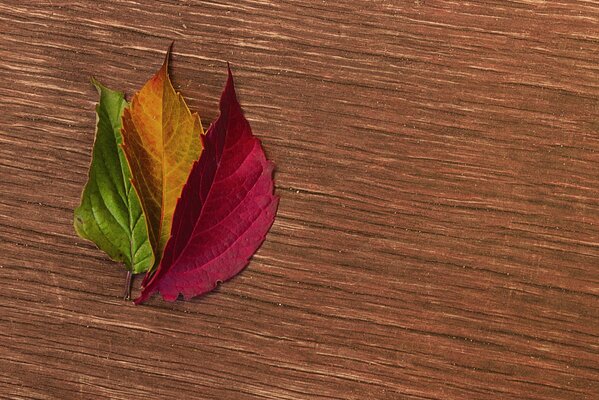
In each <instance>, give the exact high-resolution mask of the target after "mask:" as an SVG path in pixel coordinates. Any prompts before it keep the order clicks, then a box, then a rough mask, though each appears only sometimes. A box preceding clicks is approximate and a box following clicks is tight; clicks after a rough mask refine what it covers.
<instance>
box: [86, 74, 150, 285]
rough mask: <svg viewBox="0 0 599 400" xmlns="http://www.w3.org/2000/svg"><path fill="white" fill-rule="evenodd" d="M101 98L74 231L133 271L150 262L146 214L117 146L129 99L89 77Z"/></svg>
mask: <svg viewBox="0 0 599 400" xmlns="http://www.w3.org/2000/svg"><path fill="white" fill-rule="evenodd" d="M92 83H93V84H94V86H95V87H96V89H97V90H98V93H99V95H100V101H99V103H98V105H97V106H96V113H97V126H96V140H95V143H94V149H93V155H92V162H91V166H90V168H89V179H88V181H87V184H86V185H85V188H84V189H83V194H82V196H81V205H80V206H79V207H77V208H76V209H75V221H74V226H75V230H76V231H77V234H78V235H79V236H81V237H82V238H84V239H88V240H91V241H92V242H94V243H95V244H96V245H97V246H98V247H99V248H100V249H101V250H104V251H105V252H106V253H107V254H108V255H109V256H110V257H111V258H112V259H113V260H115V261H120V262H124V263H125V265H126V266H127V269H128V270H129V271H131V272H133V273H136V274H137V273H141V272H145V271H147V270H148V269H149V268H150V267H151V266H152V265H153V264H154V254H153V252H152V247H151V246H150V241H149V238H148V230H147V226H146V218H145V216H144V214H143V212H142V209H141V205H140V203H139V198H138V197H137V193H136V192H135V189H133V186H132V185H131V171H130V170H129V165H128V164H127V159H126V158H125V155H124V154H123V150H122V149H121V143H122V140H123V139H122V136H121V119H122V115H123V110H124V109H125V107H126V106H127V102H126V101H125V98H124V96H123V94H122V93H120V92H116V91H113V90H110V89H108V88H106V87H104V86H102V85H101V84H100V83H99V82H98V81H96V80H95V79H92Z"/></svg>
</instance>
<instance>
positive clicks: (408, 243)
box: [0, 0, 599, 400]
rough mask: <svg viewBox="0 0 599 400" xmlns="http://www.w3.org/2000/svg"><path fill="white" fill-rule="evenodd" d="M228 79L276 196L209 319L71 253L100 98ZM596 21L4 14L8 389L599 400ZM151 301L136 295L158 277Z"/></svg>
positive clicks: (13, 392)
mask: <svg viewBox="0 0 599 400" xmlns="http://www.w3.org/2000/svg"><path fill="white" fill-rule="evenodd" d="M171 40H175V45H174V49H173V51H174V53H173V62H172V74H173V78H174V82H175V85H176V86H177V87H178V88H179V89H180V90H181V91H182V93H183V94H184V95H185V96H186V97H187V98H188V99H189V101H188V102H189V104H190V107H191V108H192V109H193V110H197V111H199V112H200V115H201V117H202V120H203V122H204V124H205V125H206V126H207V125H208V124H209V123H210V121H211V120H212V119H213V118H215V116H216V113H217V99H218V96H219V94H220V91H221V89H222V87H223V84H224V81H225V77H226V64H225V62H226V61H230V62H231V64H232V68H233V71H234V74H235V76H236V78H237V85H238V90H239V96H240V100H241V103H242V105H243V107H244V108H245V111H246V115H247V117H248V119H249V120H250V122H251V124H252V126H253V129H254V132H255V133H256V134H257V135H258V136H259V137H260V138H261V139H262V140H263V144H264V146H265V149H266V151H267V154H268V155H269V157H270V158H271V159H272V160H274V161H275V162H276V164H277V167H278V168H277V173H276V181H277V192H278V194H280V196H281V205H280V208H279V213H278V217H277V220H276V221H275V224H274V226H273V228H272V230H271V232H270V234H269V235H268V237H267V240H266V242H265V243H264V245H263V247H262V248H261V249H260V251H259V252H258V254H257V255H256V256H255V257H254V259H253V260H252V262H251V264H250V265H249V267H248V268H247V269H246V270H245V271H244V272H243V273H242V274H241V275H240V276H238V277H237V278H235V279H234V280H232V281H230V282H228V283H225V284H224V285H222V286H221V287H220V289H219V290H217V291H216V292H215V293H212V294H210V295H207V296H205V297H202V298H198V299H195V300H194V301H191V302H177V303H175V304H171V303H164V302H162V301H161V300H159V299H158V298H154V299H153V300H152V301H151V302H150V303H149V304H148V305H146V306H141V307H136V306H133V305H132V304H130V303H127V302H124V301H123V300H121V298H120V295H121V292H122V289H123V281H124V276H125V275H124V272H123V271H124V270H123V269H122V267H121V266H119V265H116V264H114V263H112V262H110V261H109V260H108V259H106V257H105V256H104V255H103V253H101V252H100V251H98V250H97V249H95V247H94V246H93V245H92V244H90V243H87V242H84V241H82V240H80V239H78V238H77V237H76V235H75V234H74V232H73V229H72V225H71V224H72V210H73V208H74V207H75V206H76V205H77V204H78V201H79V196H80V192H81V190H82V187H83V184H84V182H85V181H86V178H87V168H88V165H89V161H90V153H91V146H92V143H93V134H94V122H95V114H94V109H93V107H94V104H95V102H96V99H97V96H96V93H95V91H94V89H93V88H92V86H91V84H90V81H89V78H90V76H91V75H92V74H93V75H95V76H96V77H97V78H98V79H99V80H100V81H102V82H103V83H105V84H106V85H108V86H110V87H113V88H120V89H123V90H125V91H126V93H127V94H128V95H131V94H132V93H133V92H134V90H136V89H138V88H139V87H140V86H141V85H142V84H143V83H144V82H145V80H146V79H148V78H149V77H150V76H151V74H153V73H154V71H155V70H156V69H157V68H158V67H159V66H160V63H161V62H162V58H163V54H164V52H165V50H166V48H167V46H168V44H169V43H170V41H171ZM598 267H599V3H597V2H591V1H562V2H554V1H536V0H530V1H525V0H514V1H495V2H492V1H473V2H460V1H455V2H448V1H429V0H417V1H399V0H395V1H380V0H378V1H364V2H359V1H348V2H336V1H309V0H303V1H285V2H279V1H272V2H271V1H260V0H244V1H240V2H235V1H231V2H226V1H207V2H199V1H164V2H146V1H143V2H138V1H102V0H94V1H59V0H51V1H50V0H48V1H42V0H39V1H8V0H0V288H1V289H0V396H2V397H6V398H34V399H46V398H56V399H76V398H77V399H79V398H81V399H103V398H110V399H127V400H130V399H149V398H165V399H183V398H185V399H193V398H195V399H200V398H201V399H373V400H374V399H597V398H599V311H598V310H599V308H598V307H599V269H598ZM138 283H139V281H138Z"/></svg>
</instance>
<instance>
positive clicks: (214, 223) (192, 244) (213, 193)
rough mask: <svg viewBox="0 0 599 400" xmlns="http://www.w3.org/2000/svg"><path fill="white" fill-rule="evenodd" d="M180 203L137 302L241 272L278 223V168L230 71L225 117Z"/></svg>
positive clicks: (208, 285)
mask: <svg viewBox="0 0 599 400" xmlns="http://www.w3.org/2000/svg"><path fill="white" fill-rule="evenodd" d="M203 142H204V151H203V153H202V156H201V158H200V159H199V160H198V161H197V162H196V163H195V164H194V166H193V168H192V170H191V173H190V175H189V179H188V181H187V183H186V184H185V186H184V188H183V191H182V193H181V198H180V199H179V201H178V203H177V208H176V210H175V215H174V219H173V229H172V234H171V237H170V239H169V241H168V243H167V245H166V248H165V250H164V255H163V258H162V261H161V262H160V265H159V267H158V269H157V270H156V273H155V274H154V275H153V277H152V278H151V279H150V280H149V282H147V285H145V287H143V288H142V293H141V295H140V297H139V298H138V299H136V300H135V303H136V304H140V303H142V302H144V301H146V300H147V299H148V298H149V297H150V296H151V295H152V294H153V293H155V292H157V291H159V292H160V293H161V294H162V297H163V298H164V300H167V301H174V300H176V299H177V297H178V296H179V294H180V293H181V294H183V296H184V297H185V298H186V299H189V298H191V297H194V296H197V295H200V294H202V293H205V292H208V291H211V290H212V289H214V288H215V286H216V285H217V283H218V282H222V281H226V280H227V279H229V278H231V277H233V276H235V275H236V274H237V273H239V272H240V271H241V270H242V269H243V268H244V267H245V266H246V265H247V263H248V261H249V259H250V257H251V256H252V255H253V254H254V252H255V251H256V250H257V249H258V247H260V245H261V244H262V242H263V241H264V238H265V236H266V233H267V232H268V230H269V228H270V226H271V225H272V223H273V221H274V217H275V214H276V209H277V206H278V202H279V199H278V197H277V196H274V195H273V180H272V172H273V168H274V165H273V164H272V163H271V162H269V161H267V160H266V157H265V155H264V151H263V150H262V146H261V145H260V141H259V140H258V139H257V138H256V137H254V135H253V134H252V131H251V129H250V125H249V123H248V121H247V120H246V119H245V117H244V116H243V113H242V111H241V107H240V105H239V103H238V101H237V98H236V95H235V88H234V84H233V76H232V75H231V70H230V69H229V76H228V79H227V84H226V86H225V89H224V91H223V94H222V96H221V100H220V115H219V117H218V118H217V120H216V121H215V122H214V123H213V124H212V125H211V126H210V128H209V129H208V132H207V133H206V136H205V137H204V138H203Z"/></svg>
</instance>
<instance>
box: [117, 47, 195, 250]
mask: <svg viewBox="0 0 599 400" xmlns="http://www.w3.org/2000/svg"><path fill="white" fill-rule="evenodd" d="M169 56H170V50H169V51H168V52H167V54H166V58H165V60H164V64H163V65H162V68H160V70H159V71H158V72H157V73H156V75H154V76H153V77H152V78H151V79H150V80H149V81H148V82H147V83H146V84H145V85H144V86H143V87H142V88H141V90H140V91H139V92H137V93H136V94H135V95H134V96H133V99H132V100H131V103H130V106H129V107H127V108H126V109H125V111H124V113H123V128H122V136H123V150H124V152H125V155H126V157H127V161H128V162H129V166H130V168H131V175H132V183H133V186H134V187H135V190H136V191H137V194H138V196H139V199H140V202H141V205H142V208H143V210H144V213H145V215H146V220H147V224H148V234H149V237H150V243H151V244H152V248H153V249H154V254H155V256H156V260H160V259H161V256H162V251H163V249H164V246H165V244H166V242H167V240H168V238H169V237H170V231H171V224H172V219H173V213H174V211H175V205H176V203H177V199H178V198H179V196H180V194H181V189H182V188H183V185H184V184H185V181H186V180H187V176H188V175H189V172H190V170H191V167H192V165H193V163H194V161H196V160H197V159H198V158H199V157H200V154H201V153H202V141H201V139H200V135H203V134H204V131H203V129H202V124H201V122H200V118H199V116H198V114H197V113H194V114H192V113H191V112H190V111H189V108H187V105H186V104H185V100H183V97H182V96H181V94H180V93H177V92H175V89H174V88H173V85H172V84H171V81H170V78H169V75H168V59H169Z"/></svg>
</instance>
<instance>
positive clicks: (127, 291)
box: [123, 271, 133, 300]
mask: <svg viewBox="0 0 599 400" xmlns="http://www.w3.org/2000/svg"><path fill="white" fill-rule="evenodd" d="M132 283H133V273H132V272H131V271H127V278H126V280H125V293H124V295H123V297H124V299H125V300H131V284H132Z"/></svg>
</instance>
